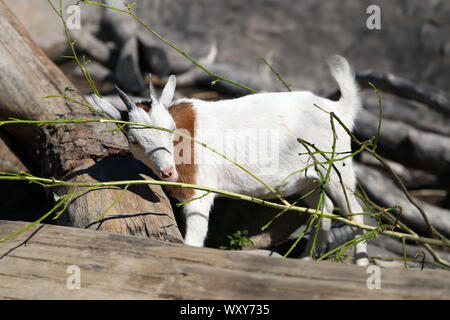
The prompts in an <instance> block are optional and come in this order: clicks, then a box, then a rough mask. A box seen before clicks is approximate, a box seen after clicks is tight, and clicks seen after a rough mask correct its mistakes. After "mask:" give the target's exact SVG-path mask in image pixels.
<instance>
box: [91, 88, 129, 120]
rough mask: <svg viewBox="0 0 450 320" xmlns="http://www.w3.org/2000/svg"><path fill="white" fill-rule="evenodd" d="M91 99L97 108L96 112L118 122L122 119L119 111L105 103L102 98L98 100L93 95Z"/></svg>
mask: <svg viewBox="0 0 450 320" xmlns="http://www.w3.org/2000/svg"><path fill="white" fill-rule="evenodd" d="M91 97H92V100H94V102H95V104H96V106H97V108H96V109H97V110H99V111H100V112H103V113H105V114H106V115H107V116H108V117H111V118H112V119H115V120H120V119H121V118H122V117H121V114H120V112H119V110H117V108H116V107H114V106H113V105H112V104H111V103H109V102H108V101H106V100H104V99H102V98H99V97H98V96H97V95H95V94H93V95H92V96H91Z"/></svg>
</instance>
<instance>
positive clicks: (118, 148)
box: [0, 0, 182, 242]
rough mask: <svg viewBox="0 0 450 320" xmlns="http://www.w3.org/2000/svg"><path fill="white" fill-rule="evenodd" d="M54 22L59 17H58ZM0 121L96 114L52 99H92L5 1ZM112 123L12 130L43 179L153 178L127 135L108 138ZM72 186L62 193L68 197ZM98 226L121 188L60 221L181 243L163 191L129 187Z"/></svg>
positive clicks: (97, 194) (100, 193)
mask: <svg viewBox="0 0 450 320" xmlns="http://www.w3.org/2000/svg"><path fill="white" fill-rule="evenodd" d="M55 19H57V17H56V16H55ZM0 30H1V33H2V37H1V38H0V119H1V120H5V119H8V118H10V117H14V118H18V119H30V120H54V119H85V118H93V117H95V115H94V114H93V113H92V112H91V111H90V110H88V109H87V108H85V107H83V106H81V105H79V104H76V103H74V102H71V101H69V100H66V99H62V98H45V96H47V95H61V94H63V93H65V92H66V93H67V94H68V95H70V96H71V97H73V98H74V99H77V100H79V101H85V100H84V98H83V96H82V95H80V94H79V93H78V92H77V91H76V90H75V91H66V88H72V89H75V88H74V86H73V84H72V83H70V81H69V80H68V79H67V78H66V77H65V76H64V74H63V73H62V72H61V71H60V70H59V69H58V67H56V66H55V65H54V64H53V63H52V62H51V61H50V59H48V57H47V56H46V55H45V54H44V52H43V51H42V50H41V49H40V48H39V47H38V46H37V45H36V44H35V43H34V42H33V40H32V39H31V38H30V36H29V34H28V33H27V32H26V30H25V28H24V27H23V26H22V24H21V23H20V22H19V21H18V19H17V18H16V17H15V16H14V15H13V14H12V12H11V11H10V10H9V9H8V8H7V6H6V5H5V4H4V3H3V2H2V1H1V0H0ZM112 128H114V126H113V125H103V124H98V123H92V124H70V125H57V124H55V125H50V124H47V125H44V126H32V125H5V126H4V127H3V130H5V132H7V133H8V134H9V135H10V136H12V137H13V138H14V144H15V145H16V147H17V148H19V149H20V150H21V151H22V153H23V155H24V156H26V157H28V158H29V159H31V160H32V161H34V162H35V163H36V168H37V170H38V172H34V173H36V174H40V175H45V176H48V177H52V176H53V177H57V178H62V177H64V178H65V179H67V180H69V181H74V182H75V181H93V182H95V181H111V180H119V179H139V178H148V176H147V175H148V174H149V172H148V170H147V169H146V168H145V167H143V165H141V164H140V163H138V162H137V161H135V160H134V159H133V158H132V157H131V156H129V155H126V154H127V147H126V146H127V144H126V142H125V139H124V137H123V136H122V134H120V133H115V134H112V133H107V132H104V131H105V130H108V129H112ZM68 190H69V189H68V188H56V189H55V190H54V191H55V192H56V193H57V194H59V195H61V194H65V193H67V191H68ZM128 190H129V191H128V192H125V193H124V194H123V196H122V198H121V199H120V201H119V202H118V203H116V204H115V205H114V206H113V207H112V208H111V210H110V211H109V212H108V213H107V215H106V216H105V217H104V219H102V220H101V221H100V222H99V223H97V222H96V219H97V218H98V217H99V216H100V215H101V213H102V212H103V211H104V210H105V209H106V208H107V207H108V206H109V205H110V204H111V203H112V202H113V201H114V200H115V199H116V198H117V197H118V196H119V195H120V193H121V192H122V189H120V188H109V189H101V190H96V191H92V192H88V193H87V194H85V195H83V196H81V197H78V198H77V199H75V200H74V201H73V202H72V203H71V204H70V205H69V207H68V208H67V211H66V213H65V214H64V215H63V216H62V217H61V218H63V219H61V221H62V222H63V223H65V224H69V225H71V226H76V227H84V228H96V229H100V230H104V231H111V232H116V233H123V234H133V235H142V236H148V237H151V238H154V239H162V240H169V241H174V242H180V241H182V237H181V234H180V232H179V230H178V228H177V224H176V221H175V219H174V216H173V212H172V209H171V206H170V202H169V201H168V199H167V197H166V196H165V195H164V193H163V192H162V189H161V188H159V187H158V186H151V187H150V186H143V187H139V188H137V187H136V188H129V189H128Z"/></svg>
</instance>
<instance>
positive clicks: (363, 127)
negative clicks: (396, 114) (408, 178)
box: [355, 110, 450, 190]
mask: <svg viewBox="0 0 450 320" xmlns="http://www.w3.org/2000/svg"><path fill="white" fill-rule="evenodd" d="M355 123H356V130H355V134H356V136H357V137H358V138H359V139H361V140H362V141H364V140H367V139H370V138H371V137H373V136H375V135H376V134H377V128H378V117H377V116H375V115H374V114H372V113H370V112H368V111H364V110H361V112H359V113H358V117H357V118H356V122H355ZM377 152H378V153H379V154H380V155H382V156H385V157H386V158H388V159H391V160H394V161H397V162H400V163H402V164H404V165H406V166H408V167H413V168H418V169H421V170H424V171H427V172H430V173H433V174H436V175H437V176H438V177H439V179H440V180H441V181H442V183H444V184H448V181H450V137H446V136H442V135H438V134H434V133H430V132H424V131H422V130H418V129H416V128H414V127H412V126H410V125H407V124H405V123H402V122H399V121H392V120H386V119H383V121H382V123H381V135H380V139H379V144H378V147H377ZM445 187H446V189H447V190H450V185H446V186H445Z"/></svg>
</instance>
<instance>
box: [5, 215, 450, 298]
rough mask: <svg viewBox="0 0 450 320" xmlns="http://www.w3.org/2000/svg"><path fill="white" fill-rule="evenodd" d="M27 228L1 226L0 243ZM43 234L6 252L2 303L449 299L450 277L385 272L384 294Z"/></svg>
mask: <svg viewBox="0 0 450 320" xmlns="http://www.w3.org/2000/svg"><path fill="white" fill-rule="evenodd" d="M24 225H25V223H23V222H11V221H0V235H1V236H3V235H5V234H8V233H11V232H13V231H15V230H17V229H19V228H20V227H23V226H24ZM37 228H38V226H35V227H32V228H31V229H29V230H27V231H25V232H24V233H22V234H20V235H18V236H17V237H15V238H12V239H10V240H8V241H7V242H6V243H2V244H1V245H0V257H2V258H1V259H0V299H17V298H19V299H449V298H450V277H449V276H448V272H446V271H442V270H424V271H418V270H409V271H407V270H398V269H389V270H388V269H381V272H380V275H381V289H378V290H377V289H372V290H369V289H368V288H367V278H368V277H369V276H370V274H368V273H367V270H366V269H365V268H360V267H357V266H353V265H341V264H332V263H328V262H321V263H317V262H312V261H300V260H293V259H292V260H291V259H288V260H285V259H281V258H274V257H261V256H255V255H250V254H245V253H238V252H230V251H222V250H215V249H208V248H194V247H187V246H183V245H180V244H171V243H167V242H162V241H156V240H152V239H145V238H141V237H133V236H125V235H118V234H112V233H108V232H96V231H93V230H81V229H75V228H69V227H61V226H53V225H43V227H42V228H41V229H39V230H38V231H37V232H36V233H35V234H34V235H33V236H32V237H31V238H30V235H31V234H33V232H34V231H36V229H37ZM28 238H29V239H28ZM27 239H28V241H27V242H26V244H24V245H21V246H19V245H20V244H21V243H23V242H24V241H25V240H27ZM14 247H17V248H16V249H14V250H12V251H10V249H11V248H14ZM8 251H10V252H9V253H8V254H7V255H5V253H6V252H8ZM70 265H77V266H79V267H80V270H81V272H80V273H81V289H79V290H69V289H67V287H66V281H67V278H68V277H69V276H70V275H71V274H69V273H67V268H68V267H69V266H70Z"/></svg>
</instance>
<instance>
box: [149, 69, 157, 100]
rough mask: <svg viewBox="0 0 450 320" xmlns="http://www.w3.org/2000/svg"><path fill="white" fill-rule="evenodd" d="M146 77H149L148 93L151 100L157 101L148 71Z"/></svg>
mask: <svg viewBox="0 0 450 320" xmlns="http://www.w3.org/2000/svg"><path fill="white" fill-rule="evenodd" d="M148 77H149V79H150V80H149V82H148V94H149V96H150V98H151V99H152V101H158V97H157V96H156V91H155V87H154V86H153V81H152V74H151V73H149V74H148Z"/></svg>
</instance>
